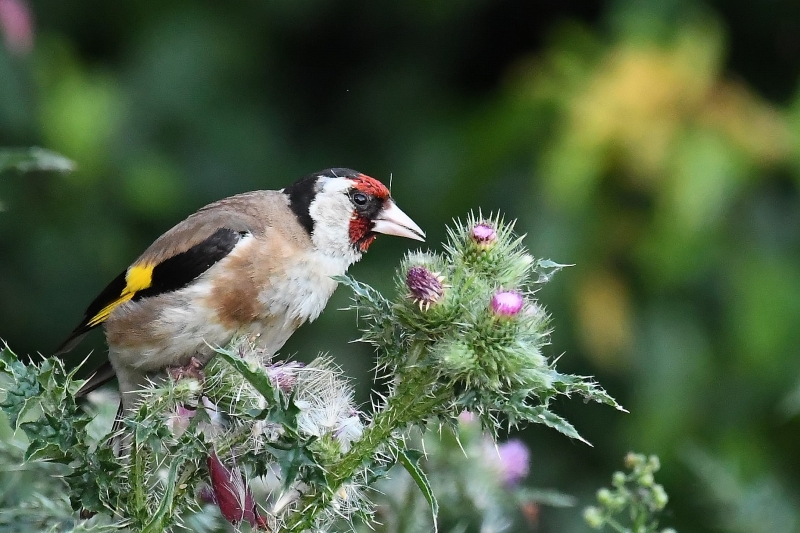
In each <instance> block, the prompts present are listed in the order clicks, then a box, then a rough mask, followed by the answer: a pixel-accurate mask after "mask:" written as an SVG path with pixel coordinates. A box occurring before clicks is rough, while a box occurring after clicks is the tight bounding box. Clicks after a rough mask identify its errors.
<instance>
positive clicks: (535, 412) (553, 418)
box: [528, 405, 592, 446]
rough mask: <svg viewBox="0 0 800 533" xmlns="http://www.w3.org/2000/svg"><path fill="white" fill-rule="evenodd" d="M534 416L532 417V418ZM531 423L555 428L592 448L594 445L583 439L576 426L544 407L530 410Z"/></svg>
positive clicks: (529, 419)
mask: <svg viewBox="0 0 800 533" xmlns="http://www.w3.org/2000/svg"><path fill="white" fill-rule="evenodd" d="M530 415H532V416H530ZM528 421H529V422H535V423H537V424H544V425H545V426H547V427H549V428H553V429H555V430H556V431H558V432H559V433H562V434H564V435H566V436H567V437H570V438H572V439H577V440H579V441H581V442H584V443H586V444H588V445H589V446H591V445H592V444H591V443H590V442H589V441H588V440H586V439H584V438H583V437H581V435H580V433H578V430H576V429H575V426H573V425H572V424H570V423H569V422H567V421H566V420H565V419H563V418H561V417H560V416H558V415H557V414H555V413H553V412H552V411H549V410H547V408H546V407H544V406H541V405H540V406H538V407H534V408H532V409H531V410H530V413H529V418H528Z"/></svg>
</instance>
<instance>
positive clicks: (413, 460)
mask: <svg viewBox="0 0 800 533" xmlns="http://www.w3.org/2000/svg"><path fill="white" fill-rule="evenodd" d="M422 455H423V454H422V452H420V451H419V450H410V449H406V450H404V449H400V450H398V451H397V461H398V462H399V463H400V464H401V465H403V468H405V469H406V472H408V473H409V474H410V475H411V479H413V480H414V483H416V484H417V487H419V490H420V491H421V492H422V495H423V496H424V497H425V500H426V501H427V502H428V505H430V507H431V515H432V516H433V530H434V531H439V524H438V523H437V517H438V516H439V502H438V501H436V495H434V494H433V489H432V488H431V482H430V481H428V476H427V475H425V472H424V471H423V470H422V468H420V466H419V460H420V458H421V457H422Z"/></svg>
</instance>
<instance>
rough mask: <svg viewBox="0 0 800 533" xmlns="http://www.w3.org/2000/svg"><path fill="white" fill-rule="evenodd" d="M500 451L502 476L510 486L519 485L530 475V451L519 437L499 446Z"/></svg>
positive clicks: (506, 484)
mask: <svg viewBox="0 0 800 533" xmlns="http://www.w3.org/2000/svg"><path fill="white" fill-rule="evenodd" d="M497 451H498V452H499V453H500V477H501V478H502V479H503V484H504V485H505V486H506V487H508V488H513V487H516V486H517V485H519V482H520V481H522V480H523V479H525V477H526V476H527V475H528V469H529V463H530V451H529V450H528V447H527V446H525V443H523V442H522V441H521V440H519V439H511V440H508V441H506V442H504V443H502V444H500V445H499V446H498V447H497Z"/></svg>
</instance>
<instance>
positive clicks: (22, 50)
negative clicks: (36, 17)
mask: <svg viewBox="0 0 800 533" xmlns="http://www.w3.org/2000/svg"><path fill="white" fill-rule="evenodd" d="M0 33H2V34H3V40H4V41H5V43H6V47H8V49H9V50H10V51H11V52H13V53H15V54H19V55H25V54H27V53H28V52H30V51H31V48H33V15H32V14H31V10H30V7H28V3H27V2H26V1H25V0H0Z"/></svg>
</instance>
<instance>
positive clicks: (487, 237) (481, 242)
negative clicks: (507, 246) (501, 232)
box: [469, 222, 497, 248]
mask: <svg viewBox="0 0 800 533" xmlns="http://www.w3.org/2000/svg"><path fill="white" fill-rule="evenodd" d="M469 236H470V237H471V238H472V240H473V242H475V244H477V245H478V246H479V247H481V248H488V247H489V246H491V245H492V244H494V243H495V241H497V232H496V231H495V230H494V228H493V227H492V226H490V225H489V224H487V223H486V222H481V223H479V224H475V225H474V226H473V227H472V230H471V231H470V233H469Z"/></svg>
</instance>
